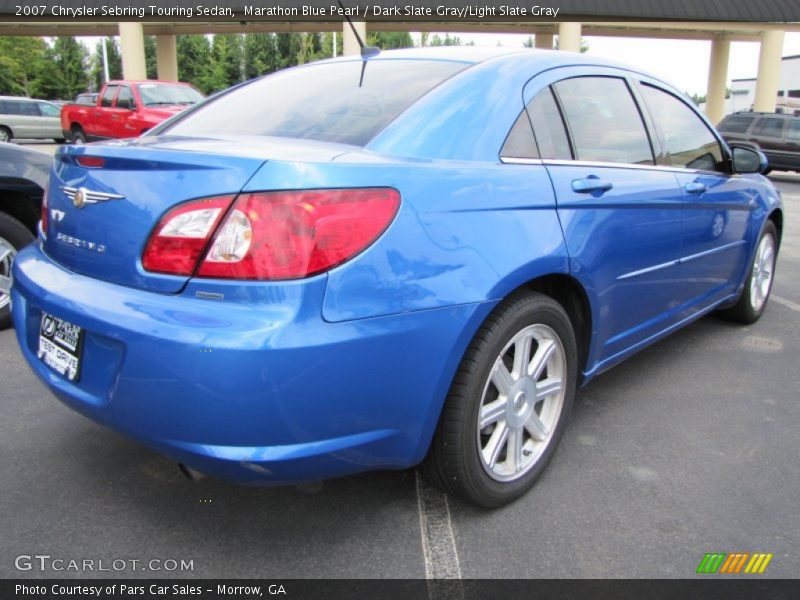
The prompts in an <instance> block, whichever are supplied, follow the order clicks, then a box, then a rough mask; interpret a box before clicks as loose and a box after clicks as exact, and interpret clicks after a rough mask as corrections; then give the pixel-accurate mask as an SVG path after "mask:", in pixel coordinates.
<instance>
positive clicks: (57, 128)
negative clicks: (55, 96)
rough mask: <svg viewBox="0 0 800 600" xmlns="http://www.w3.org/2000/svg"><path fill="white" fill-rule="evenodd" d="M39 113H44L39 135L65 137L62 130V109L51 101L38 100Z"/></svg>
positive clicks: (46, 137)
mask: <svg viewBox="0 0 800 600" xmlns="http://www.w3.org/2000/svg"><path fill="white" fill-rule="evenodd" d="M36 104H37V105H38V107H39V113H40V114H41V115H42V116H41V119H40V125H39V134H38V136H37V137H40V138H42V139H59V138H62V137H64V134H63V133H62V131H61V109H60V108H59V107H58V106H56V105H55V104H50V103H49V102H41V101H39V102H37V103H36Z"/></svg>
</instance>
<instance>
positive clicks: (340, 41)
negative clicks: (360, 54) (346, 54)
mask: <svg viewBox="0 0 800 600" xmlns="http://www.w3.org/2000/svg"><path fill="white" fill-rule="evenodd" d="M343 49H344V36H343V35H341V33H340V34H339V35H337V36H336V56H341V55H342V51H343ZM322 56H324V57H325V58H330V57H332V56H333V33H331V32H330V31H328V32H326V33H323V34H322Z"/></svg>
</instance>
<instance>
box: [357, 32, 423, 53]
mask: <svg viewBox="0 0 800 600" xmlns="http://www.w3.org/2000/svg"><path fill="white" fill-rule="evenodd" d="M367 44H368V45H370V46H375V47H376V48H380V49H381V50H391V49H392V48H413V47H414V40H413V38H412V37H411V34H410V33H408V32H407V31H379V32H376V33H368V34H367Z"/></svg>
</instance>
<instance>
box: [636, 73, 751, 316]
mask: <svg viewBox="0 0 800 600" xmlns="http://www.w3.org/2000/svg"><path fill="white" fill-rule="evenodd" d="M639 89H640V91H641V95H642V98H643V99H644V102H645V104H646V106H647V108H648V110H649V111H650V113H651V114H652V119H653V121H654V123H655V125H656V131H657V135H658V136H659V137H660V138H661V140H662V144H663V147H664V148H665V150H666V152H665V153H664V155H663V157H662V159H661V162H662V164H664V165H665V166H669V167H670V168H673V169H674V173H675V177H676V178H677V180H678V183H679V184H680V187H681V190H682V191H683V195H684V199H685V209H684V211H683V255H682V256H681V265H680V269H679V274H680V285H681V287H682V288H684V289H685V290H687V291H689V292H690V296H691V302H690V304H689V305H687V306H685V307H684V310H683V315H682V316H684V317H688V316H690V315H691V314H692V313H694V312H696V311H697V310H702V309H704V308H706V307H708V306H710V305H712V304H713V303H715V302H717V301H719V300H720V299H721V298H724V297H726V296H729V295H730V294H731V293H732V292H734V291H735V288H736V286H737V285H738V282H739V280H740V279H741V277H742V276H743V274H744V273H743V271H744V265H745V263H746V262H747V254H748V246H747V241H748V235H749V233H750V225H751V218H752V210H753V209H754V208H755V201H754V200H755V198H756V197H757V194H758V190H757V189H756V188H755V186H754V185H753V183H752V180H751V179H750V178H748V177H743V176H740V175H732V174H731V173H730V161H729V158H728V152H727V149H726V148H725V147H724V146H723V145H722V143H721V142H720V139H719V138H718V136H717V134H716V133H715V132H714V131H713V129H712V128H711V127H710V125H709V124H708V123H707V122H706V121H705V120H704V119H703V118H702V117H701V116H700V115H699V113H698V111H697V110H696V109H695V108H693V107H692V106H691V105H690V104H689V101H688V100H686V99H684V98H682V97H679V96H678V95H677V94H675V93H674V92H672V91H671V90H668V89H666V88H665V87H661V86H659V85H658V84H657V83H656V82H652V81H650V82H644V81H643V82H640V83H639Z"/></svg>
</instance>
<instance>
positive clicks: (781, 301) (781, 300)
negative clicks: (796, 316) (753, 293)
mask: <svg viewBox="0 0 800 600" xmlns="http://www.w3.org/2000/svg"><path fill="white" fill-rule="evenodd" d="M770 298H771V299H772V300H773V301H775V302H777V303H778V304H780V305H782V306H785V307H786V308H791V309H792V310H796V311H798V312H800V304H798V303H797V302H792V301H791V300H787V299H786V298H781V297H780V296H776V295H775V294H772V296H770Z"/></svg>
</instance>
